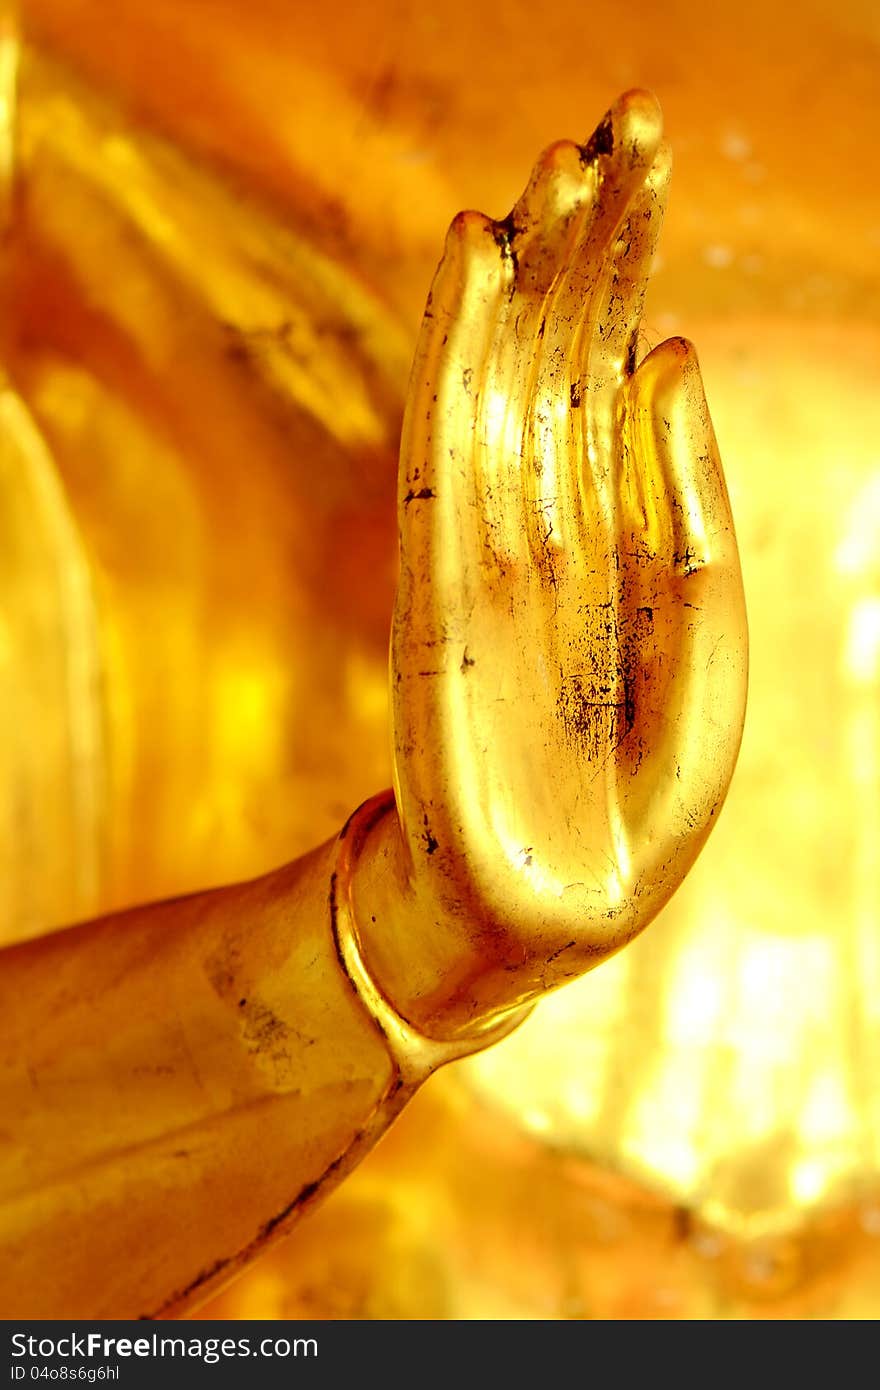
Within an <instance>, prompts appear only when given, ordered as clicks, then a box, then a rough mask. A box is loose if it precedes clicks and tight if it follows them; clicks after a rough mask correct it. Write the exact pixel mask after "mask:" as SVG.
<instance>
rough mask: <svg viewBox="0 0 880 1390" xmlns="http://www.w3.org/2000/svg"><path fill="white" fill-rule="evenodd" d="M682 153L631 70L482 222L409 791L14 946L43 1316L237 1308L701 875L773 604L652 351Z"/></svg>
mask: <svg viewBox="0 0 880 1390" xmlns="http://www.w3.org/2000/svg"><path fill="white" fill-rule="evenodd" d="M77 119H78V116H76V115H71V122H72V123H73V124H74V125H75V122H76V120H77ZM56 128H57V127H56ZM55 138H56V139H57V138H58V137H55ZM67 138H69V137H66V135H65V130H64V124H63V123H62V124H61V127H60V141H59V144H60V148H61V150H62V151H64V153H65V154H66V155H67V157H68V158H69V157H70V152H73V153H74V157H75V160H76V162H77V163H80V162H81V156H80V153H79V150H78V147H77V146H76V145H75V144H70V145H67V144H66V139H67ZM83 154H84V152H83ZM127 162H130V161H127ZM94 173H95V177H96V179H97V180H98V182H99V184H100V185H103V187H104V188H107V187H108V185H107V182H106V174H105V172H104V171H103V169H101V168H100V167H99V166H95V170H94ZM667 174H668V156H667V154H666V151H665V149H664V148H663V147H662V146H661V144H660V119H659V111H658V109H657V107H656V103H655V102H654V101H653V98H651V97H649V96H647V95H646V94H643V93H638V92H634V93H630V94H628V95H627V96H625V97H624V98H622V99H621V101H620V102H619V103H618V104H617V105H616V106H615V107H614V108H613V110H612V111H611V112H610V113H609V115H608V116H607V117H606V118H605V120H604V121H603V123H602V124H601V125H600V127H599V128H598V130H597V132H596V134H595V135H594V136H593V138H592V140H591V142H590V143H589V144H588V145H587V146H585V147H583V148H581V147H578V146H575V145H571V144H562V145H557V146H555V147H553V148H552V149H551V150H550V151H548V153H547V154H546V155H545V156H544V157H543V158H542V160H541V161H540V163H539V164H538V166H537V168H536V170H535V173H534V175H533V178H532V181H531V183H530V185H529V187H528V189H527V191H526V193H525V195H524V197H523V199H522V200H521V201H520V203H518V204H517V206H516V207H515V208H514V211H513V213H512V214H511V217H510V218H509V219H508V220H507V222H506V223H504V224H493V223H491V222H489V221H488V220H487V219H484V218H482V217H479V216H477V215H475V214H463V215H462V217H461V218H459V219H457V221H456V222H455V223H454V224H453V228H452V230H451V233H450V240H449V244H448V246H447V251H446V256H445V258H444V261H443V263H442V265H441V267H440V270H439V271H438V275H437V278H436V280H435V285H434V289H433V292H432V298H431V300H430V303H429V308H428V311H427V313H426V318H425V327H424V330H423V336H422V342H421V345H420V347H419V349H418V352H417V356H416V365H415V368H414V372H413V377H412V383H411V390H410V398H409V405H408V411H407V417H406V421H405V425H404V435H403V443H402V450H401V488H400V504H399V505H400V519H401V553H402V573H401V582H400V585H399V591H398V605H397V614H396V619H395V636H394V644H393V650H392V664H391V674H392V688H393V691H394V705H393V717H394V742H395V779H396V797H391V796H390V795H389V796H385V797H380V798H377V799H375V800H374V801H373V802H372V803H370V804H369V805H367V806H365V807H364V808H363V809H362V810H361V811H360V812H359V813H357V815H356V816H354V817H352V818H351V819H350V820H349V821H348V822H347V824H346V826H345V828H344V829H343V831H342V832H341V834H340V837H339V843H338V848H334V847H333V846H332V844H330V845H327V846H324V847H323V848H322V849H320V850H317V851H315V852H314V853H313V854H311V855H308V856H306V857H305V858H304V859H301V860H299V861H297V863H295V864H294V865H292V866H290V867H288V868H287V869H283V870H280V871H278V872H277V873H275V874H272V875H269V876H268V877H266V878H262V879H258V880H256V881H255V882H253V883H250V884H246V885H243V886H240V887H234V888H226V889H221V890H217V891H215V892H213V893H210V894H202V895H197V896H195V897H192V898H182V899H177V900H174V901H172V902H170V903H167V904H160V905H158V906H155V907H147V908H141V909H135V910H134V911H132V912H130V913H127V914H123V915H122V916H117V917H107V918H103V919H99V920H97V921H94V922H92V923H86V924H84V925H82V926H79V927H75V928H71V929H69V930H68V931H66V932H60V933H56V934H52V935H49V936H46V937H42V938H38V939H36V940H33V941H31V942H26V943H24V944H21V945H19V946H17V947H11V948H9V949H8V950H7V951H6V952H5V953H4V955H3V957H2V971H0V989H2V1001H0V1013H2V1017H3V1020H4V1023H3V1056H4V1074H3V1093H2V1099H3V1108H4V1111H5V1113H7V1114H9V1115H11V1116H14V1117H15V1120H14V1125H13V1127H12V1131H11V1133H10V1135H9V1138H8V1140H7V1142H6V1144H5V1152H4V1156H3V1157H4V1167H3V1182H2V1198H3V1208H4V1211H3V1216H4V1220H3V1241H4V1251H3V1254H4V1258H3V1261H2V1268H3V1270H4V1271H6V1272H7V1276H6V1279H5V1282H4V1284H3V1289H2V1301H3V1306H4V1310H5V1311H6V1312H7V1313H8V1314H9V1315H16V1316H23V1315H27V1314H31V1315H42V1316H46V1315H55V1316H60V1315H68V1316H87V1315H105V1316H107V1315H109V1316H120V1315H121V1316H143V1315H148V1316H153V1317H156V1316H167V1315H169V1314H176V1313H179V1312H181V1311H184V1310H185V1309H186V1308H188V1307H190V1306H191V1305H192V1304H193V1302H194V1301H196V1300H198V1299H200V1298H204V1296H205V1295H206V1293H207V1292H209V1291H210V1289H211V1288H212V1287H214V1286H215V1285H216V1284H217V1283H218V1282H219V1281H221V1280H226V1279H228V1278H229V1276H230V1275H231V1274H232V1273H234V1272H235V1271H236V1270H237V1269H238V1268H239V1267H240V1266H241V1265H242V1264H243V1263H245V1262H246V1261H247V1260H248V1259H250V1258H252V1257H253V1256H254V1255H255V1254H257V1253H259V1252H261V1251H262V1249H263V1248H264V1246H265V1245H266V1244H267V1243H268V1242H269V1241H270V1239H272V1238H273V1237H276V1236H278V1235H280V1234H282V1233H283V1232H284V1231H285V1230H286V1229H287V1228H288V1227H289V1226H290V1224H291V1222H292V1221H293V1220H294V1219H295V1218H296V1217H297V1216H299V1215H300V1214H301V1213H302V1211H303V1210H304V1209H305V1208H306V1207H307V1206H308V1205H309V1203H311V1202H312V1200H313V1199H314V1198H315V1197H316V1196H317V1195H318V1193H319V1192H321V1191H326V1190H327V1189H328V1188H329V1187H331V1186H333V1185H334V1184H335V1183H336V1182H338V1181H339V1179H340V1178H341V1177H342V1176H344V1175H345V1174H346V1173H347V1172H348V1171H349V1170H350V1169H351V1168H352V1167H353V1165H354V1164H355V1163H356V1162H357V1160H358V1159H359V1158H360V1157H361V1156H362V1155H363V1154H364V1153H365V1152H366V1151H367V1150H368V1149H369V1147H370V1146H371V1145H372V1144H373V1142H374V1141H375V1139H376V1138H377V1137H378V1136H379V1134H380V1133H381V1132H382V1130H383V1129H384V1128H385V1127H386V1126H387V1124H388V1123H389V1121H390V1120H391V1119H392V1118H393V1117H394V1116H395V1115H396V1113H397V1112H398V1111H399V1109H400V1108H401V1106H402V1105H403V1104H404V1102H405V1101H406V1100H407V1099H408V1098H409V1096H410V1095H411V1094H412V1092H413V1090H414V1088H415V1087H416V1086H417V1085H419V1084H420V1083H421V1082H422V1081H423V1080H425V1079H426V1078H427V1076H428V1075H429V1074H430V1072H431V1071H433V1070H434V1069H435V1068H436V1067H437V1066H439V1065H440V1064H442V1063H443V1062H446V1061H449V1060H451V1059H452V1058H453V1057H457V1056H460V1055H462V1054H463V1053H465V1052H470V1051H473V1050H474V1049H476V1048H478V1047H481V1046H484V1045H485V1044H487V1043H488V1042H491V1041H494V1040H495V1039H497V1038H498V1037H499V1036H502V1035H503V1034H504V1033H506V1032H507V1031H509V1029H510V1028H511V1027H512V1026H514V1025H515V1024H516V1022H518V1021H519V1018H520V1016H521V1011H522V1008H523V1006H524V1005H525V1004H527V1003H529V1002H531V1001H532V1000H534V999H535V998H536V997H537V996H538V995H539V994H541V993H543V992H545V991H546V990H548V989H551V988H553V986H554V985H557V984H559V983H561V982H563V981H564V980H565V979H567V978H570V977H571V976H573V975H576V974H579V973H581V972H582V971H583V970H584V969H586V968H588V967H589V966H591V965H593V964H595V963H597V962H598V961H599V960H601V959H602V958H604V957H605V956H606V955H608V954H610V953H612V952H613V951H615V950H617V949H619V948H620V946H622V945H623V944H625V943H626V941H628V940H629V939H630V938H631V937H632V936H633V935H634V934H635V933H636V932H637V931H638V930H640V929H641V928H642V927H643V926H644V925H645V924H646V922H647V921H648V920H650V917H651V916H652V915H653V914H654V913H655V912H656V911H657V909H658V907H659V906H660V905H661V904H662V902H663V901H664V899H665V898H666V897H668V895H669V894H670V893H671V892H672V891H673V889H674V888H675V887H676V886H677V884H678V882H679V880H680V879H681V878H682V877H683V875H684V873H685V872H686V871H687V868H688V867H689V865H690V863H691V862H692V860H693V858H694V856H695V854H696V853H697V850H698V849H699V847H700V845H701V843H702V841H703V839H704V838H705V835H706V833H707V832H708V829H709V826H710V824H711V819H712V817H713V816H714V814H715V812H716V811H717V809H718V806H719V804H720V801H721V800H722V798H723V796H724V794H725V792H726V789H727V784H728V781H729V778H730V775H731V772H732V769H733V763H734V760H735V756H736V750H737V747H738V743H739V736H740V731H741V726H742V715H743V703H744V692H745V622H744V610H743V601H742V589H741V584H740V579H739V569H738V562H737V557H736V547H735V542H734V539H733V530H732V523H731V520H730V515H729V509H728V504H727V497H726V492H725V489H724V485H723V481H722V479H721V474H720V467H719V464H718V459H717V452H716V449H715V444H714V437H713V435H712V431H711V425H710V424H709V419H708V413H707V410H706V406H705V401H704V399H703V396H702V392H701V389H700V386H699V377H698V372H697V368H696V364H695V362H694V359H693V355H692V352H691V350H690V349H689V347H688V346H687V345H686V344H684V343H680V342H672V343H670V344H667V345H664V346H663V347H662V348H660V349H657V350H655V351H654V353H652V354H651V355H650V356H649V357H648V358H647V359H646V360H645V361H644V362H643V363H642V364H641V365H640V366H639V367H638V368H637V369H636V366H635V355H636V337H637V331H638V322H639V315H640V310H641V302H642V296H643V293H644V286H645V282H646V278H647V273H648V270H649V267H650V259H651V256H652V254H653V247H654V242H655V239H656V233H657V229H658V224H659V219H660V216H661V214H662V207H663V197H664V193H665V185H666V179H667ZM143 175H144V176H143V178H142V180H141V183H140V185H139V184H138V182H134V183H133V184H129V185H128V186H127V187H126V190H125V195H124V196H125V198H126V201H127V202H128V204H129V206H131V207H137V203H138V197H139V191H138V190H139V187H140V189H141V191H143V190H148V189H149V188H150V186H151V184H152V183H154V182H155V180H154V179H153V177H152V175H151V171H149V170H148V169H144V170H143ZM170 191H171V205H172V206H173V203H174V192H173V190H170ZM163 241H164V242H165V244H166V245H169V244H170V245H171V246H172V247H173V245H174V243H173V241H169V238H168V236H167V234H166V235H165V236H164V237H163ZM23 252H24V254H27V247H24V248H23ZM181 257H188V246H187V244H186V243H181V244H180V247H179V250H178V251H177V252H176V253H175V259H177V260H178V261H179V262H180V264H181V265H183V264H186V268H187V272H188V274H189V275H190V276H192V277H193V280H194V283H195V284H196V285H197V286H198V287H199V288H200V290H203V292H210V293H212V294H213V289H212V282H211V281H210V280H208V279H206V278H205V268H204V266H203V265H197V264H196V262H195V261H192V260H191V259H187V260H186V261H185V262H184V261H182V260H181ZM284 366H285V364H284V362H283V360H282V361H280V362H279V363H278V370H279V371H280V373H281V377H280V379H281V380H284V379H285V377H284ZM311 384H312V379H311V378H306V379H304V381H303V382H302V390H303V392H304V393H305V392H307V391H308V389H309V387H310V385H311ZM306 398H307V399H309V402H310V405H311V408H312V411H313V413H314V414H315V416H317V417H318V418H320V416H321V409H322V407H321V401H320V397H319V396H317V397H316V396H315V395H311V396H307V397H306ZM10 402H11V403H10V406H9V409H8V410H7V418H8V425H7V435H8V437H9V439H10V441H12V447H14V448H16V449H17V450H18V455H19V456H20V457H23V458H25V459H36V460H39V459H40V458H41V450H42V447H43V446H42V445H41V444H40V442H39V441H38V439H37V438H36V436H35V432H34V428H33V426H32V425H31V424H30V422H29V421H28V420H27V418H26V414H25V412H24V407H23V406H20V405H19V404H17V403H16V402H17V398H16V397H14V396H13V395H12V394H11V393H10ZM361 428H363V426H361ZM81 621H82V620H81ZM35 1017H36V1018H39V1019H40V1020H41V1024H40V1026H39V1028H36V1029H35V1028H34V1027H33V1020H34V1018H35ZM444 1040H447V1041H444Z"/></svg>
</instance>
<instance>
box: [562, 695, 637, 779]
mask: <svg viewBox="0 0 880 1390" xmlns="http://www.w3.org/2000/svg"><path fill="white" fill-rule="evenodd" d="M615 686H616V688H617V689H619V688H620V687H619V683H617V682H615ZM556 711H557V714H558V715H559V718H560V719H561V720H562V727H563V728H564V730H565V735H566V738H567V739H568V741H569V743H571V744H574V745H575V746H576V747H578V748H579V749H580V750H581V751H582V752H583V753H585V754H586V756H587V758H588V759H589V760H590V761H591V762H597V761H598V760H599V759H601V758H603V757H604V756H605V755H606V754H607V753H608V752H609V751H610V750H611V749H614V748H616V747H617V746H618V744H620V743H621V742H622V740H623V739H624V738H626V735H627V734H628V733H629V730H630V729H631V728H632V723H633V717H634V710H633V708H632V702H631V701H629V700H628V699H627V698H626V694H625V693H624V696H623V698H621V697H620V696H619V695H615V694H614V693H612V690H611V689H610V688H609V686H607V685H604V686H603V684H602V682H601V681H599V680H597V679H596V678H595V677H593V676H590V675H575V676H566V677H565V679H564V681H563V684H562V689H561V690H560V692H559V699H558V700H557V702H556Z"/></svg>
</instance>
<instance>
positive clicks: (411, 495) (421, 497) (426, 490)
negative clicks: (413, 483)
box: [403, 487, 437, 507]
mask: <svg viewBox="0 0 880 1390" xmlns="http://www.w3.org/2000/svg"><path fill="white" fill-rule="evenodd" d="M436 496H437V494H436V492H435V491H434V489H433V488H432V487H423V488H420V489H419V491H418V492H413V491H412V489H410V491H409V492H408V493H407V494H406V496H405V497H404V499H403V505H404V506H405V507H408V506H409V504H410V502H427V500H428V498H429V497H436Z"/></svg>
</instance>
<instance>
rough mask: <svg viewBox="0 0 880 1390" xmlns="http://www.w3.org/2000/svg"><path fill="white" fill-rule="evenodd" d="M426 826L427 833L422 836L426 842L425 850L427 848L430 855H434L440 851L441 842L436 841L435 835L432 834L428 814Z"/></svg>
mask: <svg viewBox="0 0 880 1390" xmlns="http://www.w3.org/2000/svg"><path fill="white" fill-rule="evenodd" d="M424 825H425V833H424V835H423V836H422V839H423V840H424V842H425V848H426V850H427V852H428V854H434V853H435V851H436V850H438V849H439V848H440V841H439V840H435V838H434V836H433V834H432V832H431V827H430V825H429V824H428V816H427V813H426V814H425V821H424Z"/></svg>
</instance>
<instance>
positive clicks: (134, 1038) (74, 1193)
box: [0, 842, 411, 1317]
mask: <svg viewBox="0 0 880 1390" xmlns="http://www.w3.org/2000/svg"><path fill="white" fill-rule="evenodd" d="M344 849H345V844H344V842H342V843H341V844H338V843H331V844H330V845H327V846H324V847H323V848H321V849H319V850H317V851H315V852H314V853H313V854H311V855H309V856H308V857H306V858H305V859H302V860H299V861H298V862H297V863H295V864H293V865H290V866H288V867H286V868H284V869H281V870H280V871H278V872H276V873H273V874H270V875H268V876H267V877H265V878H261V879H258V880H256V881H255V882H253V883H247V884H243V885H239V886H235V887H231V888H223V889H219V890H216V891H214V892H208V893H203V894H197V895H195V896H193V897H187V898H181V899H178V900H174V901H172V902H168V903H162V904H158V905H152V906H149V907H145V908H139V909H135V910H133V911H130V912H126V913H122V914H120V915H118V916H112V917H107V918H104V919H101V920H99V921H96V922H91V923H87V924H85V925H83V926H79V927H73V928H70V929H69V930H67V931H63V932H58V933H56V934H53V935H52V936H50V937H47V938H44V939H42V940H39V941H35V942H32V943H27V944H24V945H22V946H19V947H13V948H11V949H9V950H7V951H5V952H4V953H3V955H2V957H0V1018H2V1020H3V1025H2V1027H3V1032H2V1047H0V1106H2V1113H3V1115H4V1116H5V1121H4V1124H3V1129H4V1130H5V1131H6V1132H5V1134H4V1135H3V1140H2V1144H0V1203H2V1207H0V1211H2V1216H0V1229H2V1235H0V1309H2V1312H3V1315H4V1316H5V1317H12V1316H39V1315H43V1316H49V1315H54V1316H69V1317H77V1316H100V1315H105V1316H125V1317H138V1316H143V1315H150V1316H152V1315H156V1314H160V1313H161V1314H168V1313H175V1312H179V1311H181V1310H182V1309H184V1308H185V1307H186V1306H188V1304H190V1303H191V1302H192V1301H193V1300H194V1299H197V1298H200V1297H203V1296H204V1294H205V1293H206V1291H207V1290H208V1289H209V1288H210V1287H212V1286H213V1285H215V1284H216V1283H217V1282H218V1281H219V1280H222V1279H223V1278H225V1277H228V1276H229V1275H230V1274H231V1273H232V1272H234V1270H235V1268H236V1267H237V1265H238V1264H239V1263H241V1262H242V1261H244V1260H246V1259H247V1258H249V1257H250V1256H252V1255H253V1254H254V1253H256V1252H257V1251H258V1250H259V1249H260V1248H261V1247H262V1246H263V1245H264V1244H265V1243H266V1241H267V1240H268V1239H269V1237H270V1236H271V1235H273V1234H278V1233H280V1232H282V1231H283V1230H284V1229H285V1228H286V1227H288V1226H289V1225H290V1223H291V1221H292V1220H293V1219H294V1218H295V1217H296V1215H297V1214H298V1213H299V1212H300V1211H301V1210H302V1209H303V1208H304V1207H305V1206H306V1205H307V1204H308V1203H309V1202H310V1201H311V1200H312V1199H313V1197H314V1196H315V1194H316V1193H317V1192H318V1191H319V1189H325V1188H327V1187H329V1186H331V1185H332V1184H333V1183H334V1182H336V1181H338V1180H339V1178H341V1177H342V1176H343V1175H344V1173H345V1172H347V1171H348V1170H349V1169H350V1168H351V1167H352V1165H353V1164H354V1163H355V1162H356V1161H357V1159H358V1158H359V1157H360V1156H361V1154H362V1153H363V1152H364V1151H365V1150H366V1149H367V1148H368V1147H369V1145H370V1144H371V1143H372V1142H373V1141H374V1140H375V1138H376V1137H377V1136H378V1134H379V1133H381V1131H382V1129H384V1127H385V1126H386V1125H387V1124H388V1122H389V1121H390V1119H391V1118H392V1117H393V1115H394V1114H395V1113H396V1112H397V1110H398V1109H399V1108H400V1106H401V1104H402V1103H403V1101H404V1099H405V1098H406V1095H407V1094H408V1090H409V1089H411V1086H409V1087H408V1085H407V1081H408V1079H405V1078H404V1077H403V1076H402V1074H401V1068H400V1066H399V1065H398V1063H397V1061H396V1060H395V1055H394V1048H393V1045H392V1046H389V1043H388V1041H387V1040H386V1039H385V1038H384V1037H383V1035H382V1032H381V1030H380V1028H379V1026H378V1025H377V1023H376V1022H375V1020H374V1019H373V1017H371V1014H370V1012H369V1011H368V1009H367V1008H365V1006H364V1004H363V1003H361V1002H360V1000H359V999H358V997H357V994H356V992H355V990H354V988H353V986H352V982H351V980H350V979H349V977H348V976H347V974H346V972H345V970H344V968H343V966H342V965H341V963H340V960H339V957H338V953H337V952H338V946H337V937H336V932H335V931H334V925H335V918H336V905H335V902H334V895H335V894H336V893H337V892H339V893H340V894H342V893H343V892H344V891H345V884H344V883H343V882H341V881H340V862H341V861H343V862H344Z"/></svg>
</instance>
